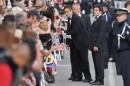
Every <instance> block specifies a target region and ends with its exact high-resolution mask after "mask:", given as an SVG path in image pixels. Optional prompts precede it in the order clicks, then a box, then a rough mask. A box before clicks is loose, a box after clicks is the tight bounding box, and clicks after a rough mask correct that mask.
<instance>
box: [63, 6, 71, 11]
mask: <svg viewBox="0 0 130 86" xmlns="http://www.w3.org/2000/svg"><path fill="white" fill-rule="evenodd" d="M65 9H69V10H70V11H71V10H72V6H70V5H66V6H65V7H64V10H65Z"/></svg>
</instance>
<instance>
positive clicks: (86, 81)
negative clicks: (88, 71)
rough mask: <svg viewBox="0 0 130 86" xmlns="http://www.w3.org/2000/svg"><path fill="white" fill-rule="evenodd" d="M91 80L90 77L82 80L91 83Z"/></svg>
mask: <svg viewBox="0 0 130 86" xmlns="http://www.w3.org/2000/svg"><path fill="white" fill-rule="evenodd" d="M92 81H93V80H92V79H89V80H88V79H84V80H83V82H84V83H91V82H92Z"/></svg>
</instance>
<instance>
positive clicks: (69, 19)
mask: <svg viewBox="0 0 130 86" xmlns="http://www.w3.org/2000/svg"><path fill="white" fill-rule="evenodd" d="M70 21H71V18H68V27H70V25H71V24H70Z"/></svg>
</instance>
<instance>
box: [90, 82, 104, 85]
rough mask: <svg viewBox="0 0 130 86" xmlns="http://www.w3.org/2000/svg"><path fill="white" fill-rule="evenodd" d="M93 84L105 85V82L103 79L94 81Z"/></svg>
mask: <svg viewBox="0 0 130 86" xmlns="http://www.w3.org/2000/svg"><path fill="white" fill-rule="evenodd" d="M90 84H91V85H104V82H101V81H94V82H91V83H90Z"/></svg>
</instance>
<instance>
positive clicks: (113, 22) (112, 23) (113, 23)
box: [111, 20, 115, 28]
mask: <svg viewBox="0 0 130 86" xmlns="http://www.w3.org/2000/svg"><path fill="white" fill-rule="evenodd" d="M114 23H115V20H114V21H113V22H112V26H111V27H112V28H113V27H114Z"/></svg>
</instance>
